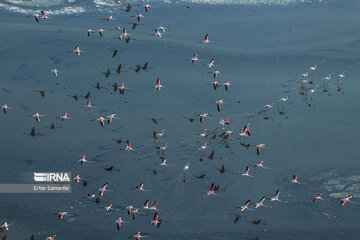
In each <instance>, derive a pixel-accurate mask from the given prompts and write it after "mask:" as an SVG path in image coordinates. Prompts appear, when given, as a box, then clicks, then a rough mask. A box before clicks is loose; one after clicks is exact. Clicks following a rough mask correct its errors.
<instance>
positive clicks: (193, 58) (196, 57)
mask: <svg viewBox="0 0 360 240" xmlns="http://www.w3.org/2000/svg"><path fill="white" fill-rule="evenodd" d="M195 61H199V59H198V55H197V53H195V54H194V56H193V57H192V58H191V63H194V62H195Z"/></svg>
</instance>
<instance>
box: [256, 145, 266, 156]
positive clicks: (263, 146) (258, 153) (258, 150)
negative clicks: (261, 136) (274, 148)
mask: <svg viewBox="0 0 360 240" xmlns="http://www.w3.org/2000/svg"><path fill="white" fill-rule="evenodd" d="M261 148H268V147H265V144H264V143H261V144H258V145H256V153H257V155H260V151H261Z"/></svg>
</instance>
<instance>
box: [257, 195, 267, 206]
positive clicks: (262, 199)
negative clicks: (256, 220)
mask: <svg viewBox="0 0 360 240" xmlns="http://www.w3.org/2000/svg"><path fill="white" fill-rule="evenodd" d="M265 199H266V197H265V196H264V197H262V198H261V199H260V201H259V202H257V203H255V208H258V207H266V206H265V205H264V204H263V203H264V201H265Z"/></svg>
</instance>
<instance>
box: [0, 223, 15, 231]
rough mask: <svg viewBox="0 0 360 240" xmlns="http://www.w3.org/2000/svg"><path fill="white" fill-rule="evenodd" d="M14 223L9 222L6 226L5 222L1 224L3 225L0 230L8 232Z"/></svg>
mask: <svg viewBox="0 0 360 240" xmlns="http://www.w3.org/2000/svg"><path fill="white" fill-rule="evenodd" d="M13 223H15V222H11V223H10V224H8V223H7V222H3V224H2V225H1V227H0V228H1V229H4V230H6V231H9V227H10V226H11V225H12V224H13Z"/></svg>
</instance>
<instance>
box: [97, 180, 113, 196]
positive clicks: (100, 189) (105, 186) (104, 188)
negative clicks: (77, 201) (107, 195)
mask: <svg viewBox="0 0 360 240" xmlns="http://www.w3.org/2000/svg"><path fill="white" fill-rule="evenodd" d="M107 186H108V183H105V184H104V185H102V187H101V188H99V190H98V191H99V195H100V197H102V196H103V195H104V192H105V191H106V192H112V191H110V190H108V189H106V188H107Z"/></svg>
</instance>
